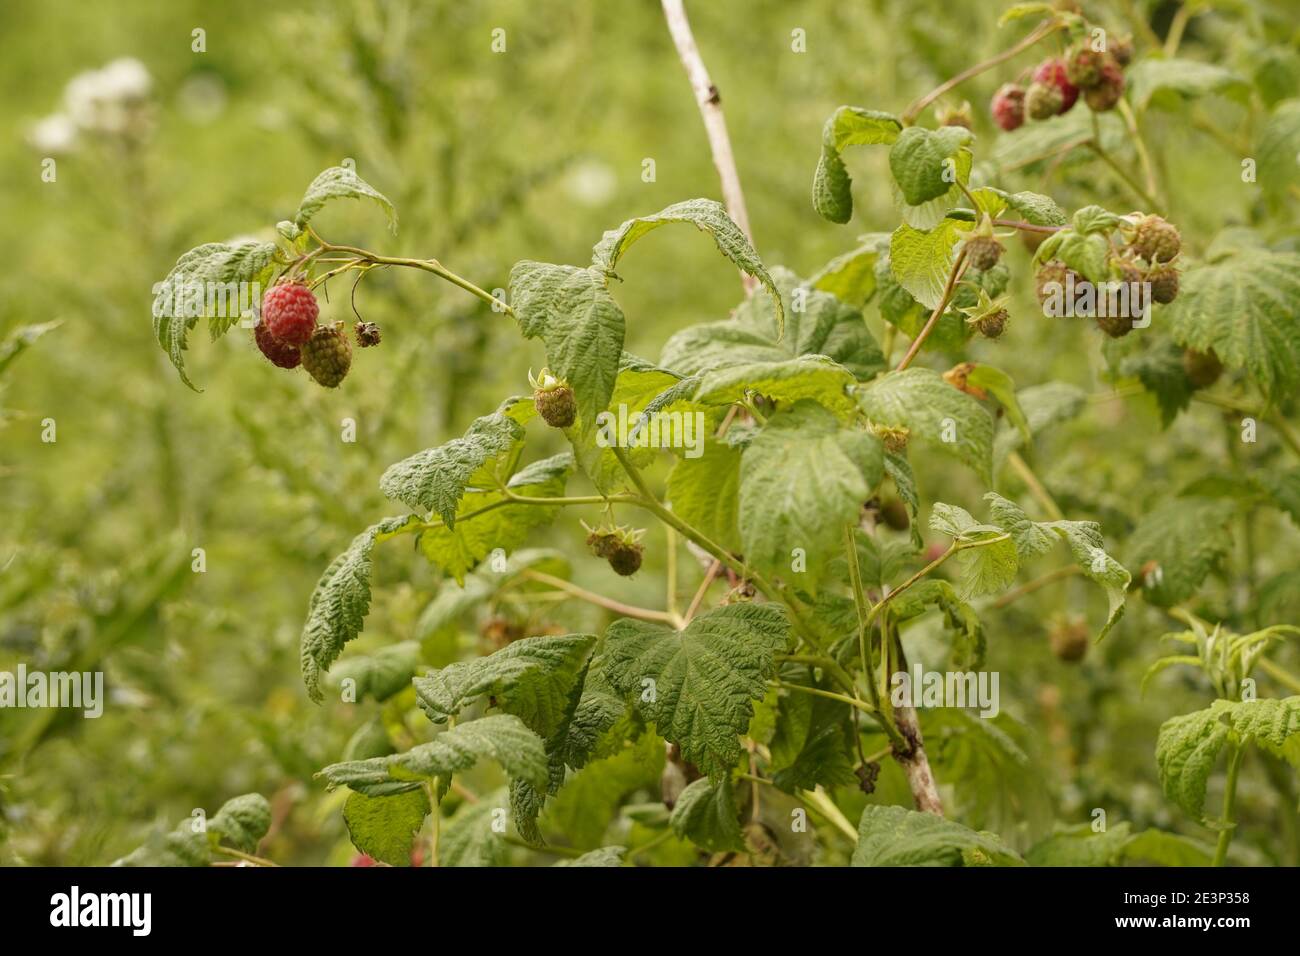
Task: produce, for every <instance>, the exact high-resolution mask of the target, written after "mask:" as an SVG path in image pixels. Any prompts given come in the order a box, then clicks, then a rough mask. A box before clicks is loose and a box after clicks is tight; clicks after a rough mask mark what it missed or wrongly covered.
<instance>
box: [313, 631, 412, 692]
mask: <svg viewBox="0 0 1300 956" xmlns="http://www.w3.org/2000/svg"><path fill="white" fill-rule="evenodd" d="M419 666H420V645H419V643H418V642H416V641H402V642H401V643H399V644H392V645H389V646H388V647H381V648H380V649H379V650H377V651H375V652H374V653H373V654H363V655H359V656H356V657H349V658H347V659H346V660H344V661H342V662H341V663H340V664H339V665H338V666H337V667H336V668H335V669H334V679H335V682H336V683H341V682H343V681H345V680H351V681H352V682H353V686H354V687H355V690H356V697H355V700H358V701H360V700H365V699H366V698H370V699H372V700H378V701H383V700H387V699H388V698H389V697H392V696H393V695H394V694H396V693H398V692H399V691H402V690H405V689H406V688H407V687H408V686H410V683H411V677H412V676H413V675H414V674H415V671H416V669H417V668H418V667H419Z"/></svg>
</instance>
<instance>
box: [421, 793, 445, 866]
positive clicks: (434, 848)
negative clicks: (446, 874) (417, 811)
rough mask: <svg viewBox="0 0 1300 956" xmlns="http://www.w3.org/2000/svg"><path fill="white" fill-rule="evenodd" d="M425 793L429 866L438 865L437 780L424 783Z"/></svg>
mask: <svg viewBox="0 0 1300 956" xmlns="http://www.w3.org/2000/svg"><path fill="white" fill-rule="evenodd" d="M424 787H425V792H426V793H427V794H428V796H429V808H430V811H429V818H430V819H429V866H437V865H438V839H439V837H440V836H441V830H442V804H441V801H440V800H439V799H438V778H437V777H432V778H431V779H429V780H426V781H425V782H424Z"/></svg>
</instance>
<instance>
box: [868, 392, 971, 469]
mask: <svg viewBox="0 0 1300 956" xmlns="http://www.w3.org/2000/svg"><path fill="white" fill-rule="evenodd" d="M857 395H858V402H859V404H860V405H861V406H862V410H863V411H864V412H865V413H866V415H867V417H868V418H870V419H871V421H872V422H874V423H876V424H877V425H888V426H891V427H899V426H902V427H905V428H907V429H908V430H909V431H910V432H911V434H912V437H913V438H917V439H920V440H921V441H922V442H925V443H926V444H929V445H932V446H933V447H935V448H938V449H939V450H940V451H943V452H945V453H947V454H950V455H953V456H955V457H956V458H957V459H958V460H959V461H961V462H963V463H965V464H966V465H969V466H970V467H971V468H972V469H974V471H975V473H976V474H977V475H979V477H980V478H981V479H982V480H983V481H984V482H985V483H986V484H991V483H992V476H991V472H992V467H993V466H992V453H993V418H992V416H991V415H989V413H988V412H987V411H986V410H985V408H984V406H982V405H981V404H980V403H979V402H978V401H976V400H975V399H974V398H972V397H971V396H970V395H967V394H966V393H965V392H963V391H960V390H959V389H956V388H954V387H953V386H951V385H949V384H948V383H947V382H945V381H944V380H943V376H941V375H940V374H939V373H938V372H935V371H933V370H931V369H928V368H909V369H906V370H904V371H902V372H890V373H889V374H888V375H882V376H881V377H880V378H878V379H876V380H875V381H874V382H871V383H869V384H867V385H862V386H859V387H858V389H857ZM949 437H951V439H952V440H951V441H949V440H947V439H948V438H949Z"/></svg>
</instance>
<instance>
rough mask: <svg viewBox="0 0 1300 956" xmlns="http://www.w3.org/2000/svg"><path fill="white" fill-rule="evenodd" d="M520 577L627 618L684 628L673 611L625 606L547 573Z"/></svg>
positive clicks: (533, 571) (523, 573)
mask: <svg viewBox="0 0 1300 956" xmlns="http://www.w3.org/2000/svg"><path fill="white" fill-rule="evenodd" d="M520 577H521V578H525V579H528V580H532V581H537V582H539V583H541V584H546V585H549V586H551V587H553V588H555V589H556V590H557V591H563V592H565V593H566V594H570V595H572V596H573V597H576V598H578V599H579V600H582V601H586V602H587V603H588V604H595V605H596V606H597V607H603V608H605V609H606V610H607V611H613V612H614V613H615V614H622V615H623V616H625V617H635V618H640V619H641V620H643V621H656V622H659V623H661V624H669V625H672V626H673V627H677V628H680V627H683V626H684V624H683V622H682V619H681V617H680V616H679V615H677V614H674V613H673V612H672V611H654V610H651V609H650V608H646V607H636V606H635V605H632V604H624V603H623V602H622V601H615V600H613V599H612V598H607V597H605V595H603V594H597V593H596V592H595V591H588V590H587V589H586V588H583V587H579V586H578V585H576V584H573V583H572V582H570V581H566V580H564V579H563V578H557V577H555V576H554V575H550V574H547V573H546V572H545V571H536V570H531V569H530V570H527V571H524V572H522V573H521V574H520Z"/></svg>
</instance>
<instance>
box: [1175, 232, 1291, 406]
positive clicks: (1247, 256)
mask: <svg viewBox="0 0 1300 956" xmlns="http://www.w3.org/2000/svg"><path fill="white" fill-rule="evenodd" d="M1165 321H1166V322H1167V323H1168V327H1169V329H1170V331H1171V333H1172V334H1173V337H1174V340H1175V341H1177V342H1178V343H1179V344H1180V345H1186V346H1189V347H1190V348H1194V349H1198V350H1200V351H1202V352H1204V351H1208V350H1210V349H1213V350H1214V352H1215V354H1216V355H1218V356H1219V358H1220V359H1222V360H1223V363H1224V364H1225V365H1227V366H1229V367H1231V368H1240V369H1245V370H1246V372H1247V373H1248V374H1249V375H1250V377H1251V378H1252V379H1254V381H1255V383H1256V384H1257V385H1258V386H1259V388H1260V390H1261V391H1262V392H1263V393H1264V394H1265V396H1267V397H1268V398H1269V400H1270V401H1271V400H1275V399H1276V398H1277V397H1279V396H1280V395H1282V394H1284V393H1286V392H1289V391H1292V390H1294V389H1295V388H1296V387H1297V385H1300V255H1297V254H1295V253H1290V252H1271V251H1268V250H1263V249H1255V250H1245V251H1241V252H1238V253H1237V254H1235V255H1232V256H1230V257H1227V258H1224V259H1222V260H1220V261H1217V262H1215V263H1213V264H1201V265H1197V266H1193V267H1191V268H1189V269H1188V270H1187V271H1186V272H1185V273H1184V274H1183V277H1182V282H1181V291H1180V292H1179V295H1178V298H1177V299H1175V300H1174V301H1173V302H1172V303H1170V304H1169V305H1168V306H1166V307H1165Z"/></svg>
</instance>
